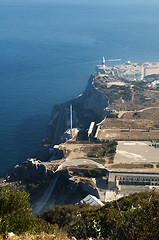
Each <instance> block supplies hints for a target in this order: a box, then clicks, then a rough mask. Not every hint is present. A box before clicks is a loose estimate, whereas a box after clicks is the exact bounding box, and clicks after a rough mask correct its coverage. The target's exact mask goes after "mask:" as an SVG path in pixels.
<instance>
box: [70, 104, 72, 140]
mask: <svg viewBox="0 0 159 240" xmlns="http://www.w3.org/2000/svg"><path fill="white" fill-rule="evenodd" d="M70 122H71V138H72V104H70Z"/></svg>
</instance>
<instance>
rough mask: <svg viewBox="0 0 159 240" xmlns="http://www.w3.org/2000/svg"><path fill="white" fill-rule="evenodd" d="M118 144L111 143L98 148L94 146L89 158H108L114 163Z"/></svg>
mask: <svg viewBox="0 0 159 240" xmlns="http://www.w3.org/2000/svg"><path fill="white" fill-rule="evenodd" d="M116 147H117V142H116V141H111V142H107V143H103V144H100V145H98V146H94V147H93V148H92V149H91V150H90V152H89V153H88V155H87V156H88V157H93V158H104V157H107V158H108V159H109V162H110V163H112V162H113V160H114V156H115V153H116Z"/></svg>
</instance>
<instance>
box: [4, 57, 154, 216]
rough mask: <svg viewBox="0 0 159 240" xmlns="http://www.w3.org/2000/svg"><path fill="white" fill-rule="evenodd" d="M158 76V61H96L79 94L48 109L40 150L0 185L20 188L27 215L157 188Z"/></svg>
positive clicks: (15, 169) (105, 200)
mask: <svg viewBox="0 0 159 240" xmlns="http://www.w3.org/2000/svg"><path fill="white" fill-rule="evenodd" d="M158 73H159V65H158V63H142V64H137V63H131V62H130V61H129V62H127V63H125V64H123V65H118V66H113V67H107V66H106V65H105V59H104V58H103V62H102V64H101V65H98V66H97V68H96V73H94V74H92V75H91V77H90V79H89V81H88V84H87V87H86V89H85V91H84V93H83V94H81V95H79V96H78V97H77V98H75V99H72V100H70V101H68V102H66V103H63V104H60V105H55V106H54V107H53V110H52V115H51V119H50V121H49V123H48V126H47V136H46V138H45V139H44V140H43V145H42V148H41V149H40V150H39V152H38V153H36V154H35V156H34V157H33V158H31V159H28V160H27V161H26V162H24V163H23V164H22V165H21V166H15V168H14V170H13V171H12V173H11V175H10V177H9V178H8V181H7V182H3V183H1V185H7V184H8V183H11V184H12V185H13V186H16V187H17V188H21V187H23V186H24V187H25V189H26V191H28V192H29V193H30V196H31V204H32V206H33V209H34V213H39V212H43V211H44V210H46V209H48V208H50V207H54V206H56V205H63V204H69V203H78V202H80V201H82V200H83V199H85V197H87V195H89V194H91V195H93V196H95V197H97V198H98V199H100V200H101V202H108V201H112V200H114V199H118V198H120V197H121V196H125V195H128V194H130V193H132V192H140V191H145V190H147V191H149V190H151V189H152V188H156V189H157V188H158V182H159V171H158V168H159V161H158V158H157V156H158V146H159V143H158V140H159V120H158V119H159V97H158V96H159V75H158ZM70 106H71V108H70Z"/></svg>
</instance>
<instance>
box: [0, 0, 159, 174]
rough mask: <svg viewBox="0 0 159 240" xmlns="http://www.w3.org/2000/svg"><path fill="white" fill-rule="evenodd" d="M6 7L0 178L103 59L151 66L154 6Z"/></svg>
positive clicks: (0, 5) (155, 48) (155, 47)
mask: <svg viewBox="0 0 159 240" xmlns="http://www.w3.org/2000/svg"><path fill="white" fill-rule="evenodd" d="M9 2H10V1H9V0H6V1H5V2H4V1H0V29H1V33H0V79H1V88H0V103H1V104H0V105H1V107H0V132H1V138H0V153H1V154H0V166H1V168H0V177H3V176H5V175H6V174H7V173H8V172H9V171H10V170H11V169H12V168H13V167H14V166H15V165H16V164H20V163H22V162H23V161H25V160H26V159H27V158H28V157H32V156H33V155H34V153H36V152H37V151H38V149H39V148H40V146H41V141H42V139H43V138H44V137H45V136H46V126H47V123H48V121H49V118H50V116H51V110H52V108H53V106H54V105H55V104H60V103H62V102H65V101H67V100H69V99H72V98H75V97H76V96H78V95H79V94H81V93H82V92H83V91H84V89H85V87H86V85H87V82H88V79H89V77H90V75H91V74H92V73H94V72H95V66H96V65H97V64H99V63H100V62H101V60H102V57H103V56H104V57H105V58H106V59H107V60H108V59H118V58H120V59H122V60H121V62H111V64H112V65H113V64H114V65H115V64H119V63H124V62H126V61H128V60H130V61H132V62H159V55H158V52H159V44H158V42H159V32H158V28H159V15H158V12H159V6H158V5H154V4H152V5H151V4H149V5H147V4H146V5H144V4H141V5H131V6H130V5H129V4H121V5H119V4H118V5H116V4H114V5H113V4H105V5H102V4H101V5H100V4H99V5H97V4H92V5H91V4H84V3H83V4H82V3H81V4H79V5H78V4H73V3H70V4H64V3H55V2H53V3H51V2H46V3H41V2H39V3H38V1H37V2H36V3H35V2H33V3H31V2H28V3H27V4H22V3H18V2H17V4H14V5H13V4H8V3H9ZM106 64H110V63H109V62H106Z"/></svg>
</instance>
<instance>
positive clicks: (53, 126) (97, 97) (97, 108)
mask: <svg viewBox="0 0 159 240" xmlns="http://www.w3.org/2000/svg"><path fill="white" fill-rule="evenodd" d="M96 77H97V74H93V75H92V76H91V77H90V79H89V81H88V84H87V87H86V89H85V91H84V93H83V94H81V95H80V96H78V97H77V98H75V99H73V100H70V101H68V102H66V103H63V104H60V105H55V106H54V107H53V110H52V115H51V120H50V122H49V124H48V131H47V132H48V134H47V136H48V138H47V140H48V142H49V143H52V144H56V143H60V142H62V141H65V139H64V137H63V134H64V132H65V131H66V130H67V129H69V128H70V111H69V107H70V104H72V106H73V127H75V128H80V129H86V128H88V127H89V125H90V122H92V121H93V122H96V123H97V122H100V121H101V120H103V118H104V117H105V115H106V112H107V111H106V108H107V106H108V98H107V97H106V96H104V95H103V94H102V93H101V92H100V91H98V90H97V89H96V88H95V87H94V86H93V84H92V82H93V80H94V78H96Z"/></svg>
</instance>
